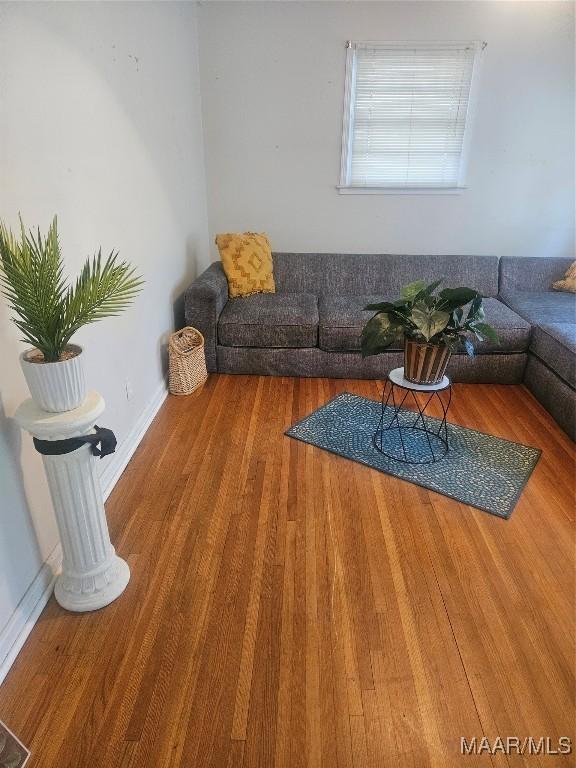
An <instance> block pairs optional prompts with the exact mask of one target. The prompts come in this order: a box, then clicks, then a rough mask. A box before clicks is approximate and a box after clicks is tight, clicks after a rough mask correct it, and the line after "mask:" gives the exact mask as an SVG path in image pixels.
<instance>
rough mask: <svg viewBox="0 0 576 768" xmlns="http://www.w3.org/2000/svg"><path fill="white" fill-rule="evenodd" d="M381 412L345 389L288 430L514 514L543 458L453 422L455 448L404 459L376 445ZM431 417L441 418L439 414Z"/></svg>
mask: <svg viewBox="0 0 576 768" xmlns="http://www.w3.org/2000/svg"><path fill="white" fill-rule="evenodd" d="M380 412H381V404H380V403H379V402H378V401H376V400H369V399H368V398H366V397H359V396H358V395H352V394H350V393H349V392H343V393H342V394H340V395H338V396H337V397H335V398H334V399H333V400H330V401H329V402H328V403H326V405H323V406H322V407H321V408H318V410H316V411H314V412H313V413H311V414H310V415H309V416H306V418H304V419H302V421H299V422H298V423H297V424H294V426H292V427H290V429H288V430H287V431H286V434H287V435H288V436H289V437H294V438H296V439H297V440H302V441H303V442H305V443H310V444H311V445H315V446H317V447H318V448H324V450H326V451H331V452H332V453H335V454H337V455H338V456H344V457H345V458H347V459H352V460H353V461H357V462H359V463H360V464H365V465H367V466H368V467H372V468H373V469H378V470H379V471H380V472H385V473H387V474H389V475H393V476H394V477H399V478H401V479H402V480H408V481H409V482H411V483H415V484H416V485H420V486H422V487H423V488H428V489H429V490H431V491H436V492H437V493H442V494H443V495H444V496H449V497H450V498H451V499H456V501H460V502H462V504H468V505H470V506H471V507H477V508H478V509H481V510H482V511H484V512H489V513H490V514H491V515H497V516H498V517H503V518H505V519H507V518H509V517H510V515H511V514H512V510H513V509H514V507H515V506H516V502H517V501H518V499H519V497H520V494H521V493H522V490H523V489H524V486H525V485H526V483H527V482H528V479H529V478H530V475H531V474H532V470H533V469H534V467H535V466H536V464H537V462H538V459H539V458H540V453H541V451H540V450H539V449H538V448H531V447H530V446H527V445H522V444H521V443H514V442H511V441H510V440H503V439H502V438H500V437H493V436H492V435H487V434H485V433H484V432H477V431H476V430H474V429H467V428H466V427H460V426H458V425H456V424H450V423H449V424H448V443H449V446H450V450H449V451H448V453H447V454H446V456H445V457H444V458H443V459H440V461H438V462H436V463H434V464H416V465H415V464H404V463H402V462H400V461H397V460H395V459H390V458H387V457H386V456H384V455H382V454H381V453H380V452H379V451H377V450H376V448H374V445H373V442H372V439H373V437H374V432H375V431H376V428H377V426H378V422H379V420H380ZM404 415H405V416H407V417H409V418H410V419H411V420H413V419H414V416H415V414H414V412H413V411H408V410H405V411H403V413H402V414H401V416H400V418H402V417H403V416H404ZM429 420H430V422H435V423H436V425H439V424H440V421H439V420H438V419H429ZM416 439H418V435H416ZM388 452H389V453H390V451H388Z"/></svg>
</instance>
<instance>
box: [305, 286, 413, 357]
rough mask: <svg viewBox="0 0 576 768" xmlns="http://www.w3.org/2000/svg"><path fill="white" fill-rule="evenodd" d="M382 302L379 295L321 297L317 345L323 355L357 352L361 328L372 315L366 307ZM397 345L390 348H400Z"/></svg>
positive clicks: (400, 345)
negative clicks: (322, 351) (324, 352)
mask: <svg viewBox="0 0 576 768" xmlns="http://www.w3.org/2000/svg"><path fill="white" fill-rule="evenodd" d="M378 301H385V299H383V298H382V296H321V297H320V299H319V300H318V314H319V315H320V322H319V326H318V346H319V347H320V349H324V350H326V352H359V351H360V334H361V332H362V328H363V327H364V325H365V324H366V323H367V321H368V320H370V318H371V317H372V315H373V314H374V312H372V311H371V310H368V311H366V310H365V309H364V307H365V306H366V305H367V304H374V303H376V302H378ZM401 348H402V344H401V343H400V342H398V343H394V344H392V346H391V347H390V349H391V350H392V349H401Z"/></svg>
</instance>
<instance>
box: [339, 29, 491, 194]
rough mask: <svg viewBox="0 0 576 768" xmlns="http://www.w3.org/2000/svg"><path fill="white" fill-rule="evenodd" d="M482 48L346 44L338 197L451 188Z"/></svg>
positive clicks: (458, 183)
mask: <svg viewBox="0 0 576 768" xmlns="http://www.w3.org/2000/svg"><path fill="white" fill-rule="evenodd" d="M481 48H482V44H481V43H477V42H471V43H348V48H347V52H346V53H347V60H346V92H345V99H344V102H345V103H344V129H343V137H342V168H341V179H340V191H341V192H378V191H384V192H385V191H387V190H389V191H390V190H392V191H393V190H396V191H410V190H411V189H412V190H418V189H422V190H426V189H428V190H448V191H450V190H456V189H458V188H459V187H463V171H464V155H465V148H466V138H467V132H468V131H467V128H468V123H469V105H470V100H471V98H470V97H471V91H472V84H473V79H474V78H473V76H474V70H475V62H476V59H477V54H478V51H479V50H480V49H481Z"/></svg>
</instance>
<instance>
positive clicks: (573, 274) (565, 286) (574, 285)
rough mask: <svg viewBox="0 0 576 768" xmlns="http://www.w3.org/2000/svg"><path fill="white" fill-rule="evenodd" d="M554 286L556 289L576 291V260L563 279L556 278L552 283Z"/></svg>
mask: <svg viewBox="0 0 576 768" xmlns="http://www.w3.org/2000/svg"><path fill="white" fill-rule="evenodd" d="M552 288H554V290H555V291H568V292H569V293H576V261H573V262H572V264H570V266H569V267H568V269H567V270H566V274H565V275H564V279H563V280H556V282H555V283H552Z"/></svg>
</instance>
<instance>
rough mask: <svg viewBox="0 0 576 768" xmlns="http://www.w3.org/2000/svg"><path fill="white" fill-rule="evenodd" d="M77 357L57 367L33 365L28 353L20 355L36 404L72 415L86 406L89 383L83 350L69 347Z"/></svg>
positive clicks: (49, 364)
mask: <svg viewBox="0 0 576 768" xmlns="http://www.w3.org/2000/svg"><path fill="white" fill-rule="evenodd" d="M67 348H68V349H71V350H74V351H77V352H78V354H77V355H75V356H74V357H71V358H70V359H69V360H62V361H61V362H57V363H32V362H30V361H29V360H28V359H27V356H28V355H29V354H30V352H32V351H33V350H30V349H27V350H26V352H23V353H22V354H21V355H20V364H21V366H22V370H23V371H24V376H25V378H26V383H27V384H28V388H29V390H30V394H31V395H32V399H33V400H34V402H35V403H36V404H37V405H39V406H40V408H42V410H44V411H51V412H53V413H58V412H62V411H72V410H74V408H78V406H79V405H81V404H82V403H83V402H84V398H85V397H86V382H85V379H84V361H83V359H82V347H79V346H77V345H76V344H69V345H68V347H67Z"/></svg>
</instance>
